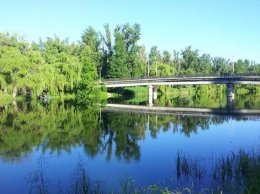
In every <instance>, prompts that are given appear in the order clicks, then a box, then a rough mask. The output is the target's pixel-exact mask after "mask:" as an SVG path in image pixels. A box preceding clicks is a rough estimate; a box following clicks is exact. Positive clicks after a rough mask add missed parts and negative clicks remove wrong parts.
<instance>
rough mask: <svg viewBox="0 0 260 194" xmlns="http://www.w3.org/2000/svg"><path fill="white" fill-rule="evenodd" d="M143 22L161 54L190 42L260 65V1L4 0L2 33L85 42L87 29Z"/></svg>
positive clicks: (145, 38)
mask: <svg viewBox="0 0 260 194" xmlns="http://www.w3.org/2000/svg"><path fill="white" fill-rule="evenodd" d="M105 23H108V24H110V26H111V29H112V30H113V29H114V28H115V26H116V25H118V24H125V23H129V24H131V25H133V24H134V23H139V24H140V25H141V33H142V35H141V40H140V41H139V44H141V45H145V46H146V51H147V52H149V50H150V48H151V46H157V47H158V49H159V50H161V52H162V51H163V50H167V51H169V52H171V53H172V52H173V50H177V51H181V50H182V49H185V47H187V46H189V45H190V46H192V49H198V50H199V54H200V55H202V54H204V53H207V54H210V55H211V56H212V57H216V56H221V57H225V58H227V59H228V58H229V59H231V60H237V59H249V60H253V61H256V62H258V63H260V0H236V1H235V0H160V1H159V0H131V1H124V0H92V1H91V0H42V1H39V0H1V12H0V32H2V33H5V32H10V33H19V35H26V38H27V40H28V41H36V42H38V40H39V38H43V39H45V38H46V37H54V35H55V34H56V35H57V36H58V37H60V38H61V39H65V38H67V37H68V38H69V40H70V41H71V42H76V41H78V40H80V37H81V34H82V33H83V31H84V30H85V29H86V28H87V27H88V26H92V27H93V28H94V29H95V30H97V31H101V32H104V28H103V25H104V24H105Z"/></svg>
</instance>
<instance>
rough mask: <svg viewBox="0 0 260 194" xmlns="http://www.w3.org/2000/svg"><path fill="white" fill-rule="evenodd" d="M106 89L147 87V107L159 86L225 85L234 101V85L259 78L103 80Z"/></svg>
mask: <svg viewBox="0 0 260 194" xmlns="http://www.w3.org/2000/svg"><path fill="white" fill-rule="evenodd" d="M103 83H105V84H106V86H107V88H117V87H126V86H147V87H148V95H149V105H150V106H152V105H153V99H157V86H160V85H198V84H200V85H205V84H226V86H227V98H228V100H233V99H234V93H233V88H234V84H259V85H260V76H259V75H258V76H252V75H250V76H237V75H233V76H171V77H148V78H131V79H106V80H103Z"/></svg>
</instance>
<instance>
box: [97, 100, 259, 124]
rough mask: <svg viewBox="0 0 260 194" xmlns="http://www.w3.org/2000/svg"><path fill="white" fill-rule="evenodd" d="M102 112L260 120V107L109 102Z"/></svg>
mask: <svg viewBox="0 0 260 194" xmlns="http://www.w3.org/2000/svg"><path fill="white" fill-rule="evenodd" d="M101 111H102V112H133V113H143V114H162V115H176V116H177V115H178V116H198V117H211V116H223V117H226V118H230V119H233V118H236V117H240V118H247V119H250V120H260V109H238V110H234V109H228V108H227V109H210V108H182V107H155V106H153V107H150V106H139V105H123V104H107V105H106V107H105V108H102V109H101Z"/></svg>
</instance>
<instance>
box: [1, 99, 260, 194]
mask: <svg viewBox="0 0 260 194" xmlns="http://www.w3.org/2000/svg"><path fill="white" fill-rule="evenodd" d="M259 124H260V115H259V116H257V115H253V116H252V115H246V116H243V117H240V116H232V115H220V116H216V115H213V114H206V115H203V116H199V114H193V115H182V114H179V115H178V114H177V113H176V114H170V113H168V114H161V113H160V114H159V113H158V114H156V113H149V114H148V113H145V112H144V113H133V112H126V111H124V112H122V111H121V110H118V111H117V110H115V111H111V110H110V111H107V110H106V109H99V107H84V108H81V107H77V106H74V105H71V104H69V103H62V104H61V103H60V104H58V103H55V102H49V104H44V103H39V102H36V103H27V104H25V103H23V104H18V107H13V106H12V105H10V106H8V107H2V109H1V112H0V129H1V130H0V180H1V181H0V193H28V192H29V191H34V192H35V191H36V190H37V186H39V185H42V184H41V181H39V177H42V178H43V180H44V185H45V188H46V189H47V190H48V191H50V192H51V193H57V192H59V191H61V192H65V191H67V190H68V189H71V187H73V185H72V182H73V180H75V177H76V174H77V170H78V169H79V164H82V165H83V166H84V169H86V174H87V176H88V177H89V179H90V181H91V182H92V183H94V182H95V181H100V183H101V185H102V186H103V187H104V188H108V189H111V190H114V191H120V184H119V181H120V180H125V179H127V178H131V179H133V180H135V182H134V185H135V186H136V187H147V186H149V185H151V184H154V183H155V184H158V183H160V184H162V183H163V182H164V181H165V182H168V183H169V185H170V187H172V188H173V189H174V188H175V187H176V186H180V185H178V184H177V183H176V181H173V180H175V179H176V178H177V173H176V158H177V154H178V153H181V154H185V155H187V156H190V157H194V158H198V159H199V161H200V164H201V165H205V166H207V167H209V166H210V165H211V164H212V163H213V161H214V158H218V157H219V156H220V155H223V154H224V155H225V154H229V153H230V151H235V150H239V149H240V148H243V149H246V150H247V149H251V148H259V142H260V129H259ZM37 173H38V174H37ZM39 173H40V174H39ZM39 175H40V176H39ZM207 181H209V180H208V179H207V180H203V181H202V182H200V183H198V184H203V183H206V182H207ZM184 184H186V185H189V184H190V183H189V181H187V182H185V183H184ZM162 185H163V184H162ZM182 186H183V185H182ZM184 186H185V185H184Z"/></svg>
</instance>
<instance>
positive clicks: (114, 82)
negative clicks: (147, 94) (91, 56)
mask: <svg viewBox="0 0 260 194" xmlns="http://www.w3.org/2000/svg"><path fill="white" fill-rule="evenodd" d="M103 83H105V84H106V86H107V87H126V86H148V85H194V84H260V76H200V77H198V76H196V77H185V76H183V77H153V78H133V79H106V80H103Z"/></svg>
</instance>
